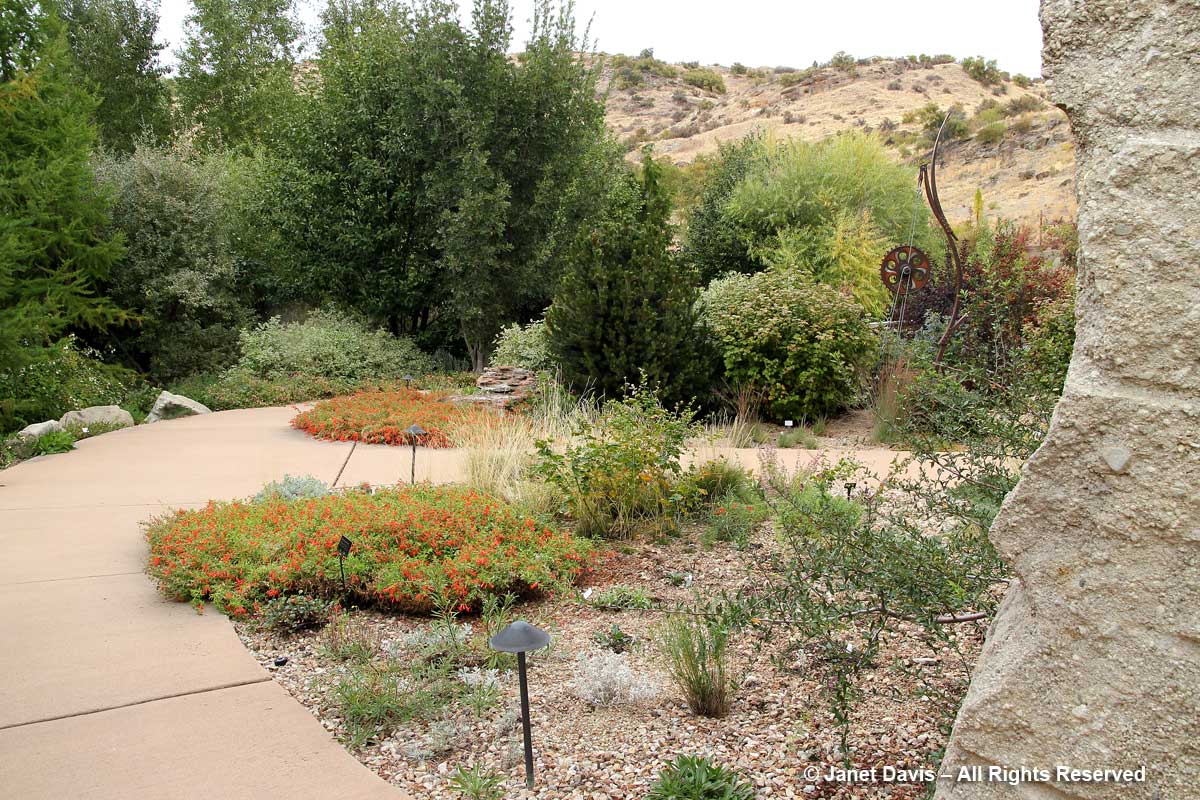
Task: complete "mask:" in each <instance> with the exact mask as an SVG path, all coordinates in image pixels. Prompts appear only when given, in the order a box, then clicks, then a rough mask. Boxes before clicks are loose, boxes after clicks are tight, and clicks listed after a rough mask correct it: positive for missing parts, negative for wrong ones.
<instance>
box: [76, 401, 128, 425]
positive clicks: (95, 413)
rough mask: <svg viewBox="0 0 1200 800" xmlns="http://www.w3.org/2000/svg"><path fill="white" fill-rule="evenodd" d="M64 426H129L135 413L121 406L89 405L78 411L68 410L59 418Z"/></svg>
mask: <svg viewBox="0 0 1200 800" xmlns="http://www.w3.org/2000/svg"><path fill="white" fill-rule="evenodd" d="M59 422H60V423H61V424H62V426H63V427H64V428H65V427H68V426H79V427H83V428H86V427H89V426H91V425H115V426H119V427H122V428H127V427H129V426H130V425H132V424H133V415H132V414H130V413H129V412H128V411H126V410H125V409H123V408H121V407H120V406H88V407H87V408H81V409H79V410H78V411H68V412H67V413H65V414H63V415H62V419H60V420H59Z"/></svg>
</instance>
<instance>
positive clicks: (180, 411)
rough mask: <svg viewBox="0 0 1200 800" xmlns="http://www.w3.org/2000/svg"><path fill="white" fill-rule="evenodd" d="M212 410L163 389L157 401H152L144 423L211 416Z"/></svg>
mask: <svg viewBox="0 0 1200 800" xmlns="http://www.w3.org/2000/svg"><path fill="white" fill-rule="evenodd" d="M211 413H212V409H211V408H209V407H208V406H206V405H204V404H203V403H197V402H196V401H195V400H193V399H191V398H190V397H184V396H183V395H181V394H171V393H170V392H168V391H166V390H165V389H164V390H163V391H162V393H161V394H159V396H158V399H156V400H155V401H154V406H153V407H152V408H151V409H150V413H149V414H147V415H146V420H145V421H146V422H147V423H150V422H158V421H159V420H163V419H176V418H177V417H191V416H195V415H196V414H211Z"/></svg>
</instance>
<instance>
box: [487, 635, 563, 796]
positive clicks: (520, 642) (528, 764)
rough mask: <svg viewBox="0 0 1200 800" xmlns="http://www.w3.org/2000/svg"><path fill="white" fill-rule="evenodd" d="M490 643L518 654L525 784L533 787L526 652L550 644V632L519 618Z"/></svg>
mask: <svg viewBox="0 0 1200 800" xmlns="http://www.w3.org/2000/svg"><path fill="white" fill-rule="evenodd" d="M488 644H490V645H491V647H492V649H493V650H499V651H500V652H501V653H516V654H517V676H518V677H519V678H520V681H521V728H522V729H523V731H524V733H525V786H526V787H528V788H530V789H532V788H533V733H532V731H531V730H530V724H529V684H528V682H527V681H526V679H525V653H527V652H528V651H530V650H541V649H542V648H543V647H546V646H548V645H549V644H550V634H548V633H546V632H545V631H544V630H542V629H541V628H537V627H534V626H533V625H530V624H529V623H528V622H525V621H524V620H517V621H516V622H514V623H512V624H511V625H509V626H508V627H507V628H505V629H504V630H502V631H500V632H499V633H497V634H496V635H495V636H493V637H492V638H491V639H490V640H489V641H488Z"/></svg>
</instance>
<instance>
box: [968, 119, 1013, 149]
mask: <svg viewBox="0 0 1200 800" xmlns="http://www.w3.org/2000/svg"><path fill="white" fill-rule="evenodd" d="M1007 130H1008V126H1007V125H1005V124H1004V123H1003V122H993V123H991V124H988V125H984V126H983V127H982V128H980V129H979V130H977V131H975V141H977V142H979V143H980V144H996V143H998V142H999V141H1000V140H1001V139H1003V138H1004V134H1005V132H1006V131H1007Z"/></svg>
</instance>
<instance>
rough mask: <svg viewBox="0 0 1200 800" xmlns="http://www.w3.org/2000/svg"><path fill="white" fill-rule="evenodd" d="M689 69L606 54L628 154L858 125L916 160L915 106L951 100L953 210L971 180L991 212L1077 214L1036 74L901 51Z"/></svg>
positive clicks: (947, 190)
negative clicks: (980, 72)
mask: <svg viewBox="0 0 1200 800" xmlns="http://www.w3.org/2000/svg"><path fill="white" fill-rule="evenodd" d="M696 69H697V67H696V65H694V64H686V65H684V64H673V65H667V64H663V63H662V62H658V61H654V60H653V59H647V58H634V59H630V58H628V57H622V56H609V57H607V58H606V61H605V66H604V69H603V73H602V76H601V83H600V88H601V90H602V91H606V92H607V93H608V111H607V116H608V123H609V125H610V126H611V128H612V129H613V130H614V131H615V132H616V134H617V135H618V137H619V138H620V139H621V140H622V141H624V142H625V143H626V144H627V145H628V147H629V148H630V158H635V157H636V153H637V150H638V145H639V144H641V143H643V142H653V143H654V146H655V152H656V153H657V154H659V155H665V156H667V157H668V158H671V159H672V160H674V161H675V162H676V163H678V164H683V163H688V162H691V161H692V160H693V159H695V158H696V157H697V156H698V155H700V154H702V153H712V152H714V151H716V149H717V146H718V143H720V142H724V141H730V140H734V139H738V138H740V137H742V136H745V135H746V134H748V133H750V132H752V131H754V130H755V129H759V128H761V129H765V130H766V131H768V132H769V135H771V136H775V137H793V136H796V137H802V138H804V139H820V138H823V137H826V136H829V135H831V134H834V133H837V132H838V131H842V130H846V129H854V128H857V129H860V130H864V131H878V132H880V133H881V135H883V136H884V139H885V141H886V142H888V144H889V146H890V148H891V149H892V150H893V151H894V152H895V154H896V158H897V159H902V160H906V161H909V162H912V163H914V164H915V163H918V162H919V161H920V160H922V159H925V158H927V157H928V149H929V146H928V136H927V135H926V134H925V133H924V130H923V124H922V123H923V120H922V119H920V116H921V115H920V110H921V109H922V108H924V107H926V106H928V105H929V104H930V103H933V104H936V105H937V106H938V107H939V108H941V109H943V110H944V109H949V108H951V107H953V106H955V105H957V106H960V107H961V109H962V113H963V116H964V117H965V123H966V125H965V131H964V132H965V134H966V136H965V137H964V138H960V139H957V140H955V141H953V142H951V143H950V144H949V145H948V146H947V147H946V148H945V149H944V150H943V152H944V155H945V157H944V160H943V161H942V162H941V163H939V172H938V178H939V180H938V183H939V188H940V189H941V195H942V201H943V204H944V205H945V208H946V213H947V215H948V216H949V217H950V218H951V220H960V219H966V218H967V217H969V216H970V214H971V210H972V205H973V201H974V197H975V192H976V190H977V189H979V190H981V191H982V194H983V198H984V207H985V211H986V213H988V214H989V215H992V216H1004V217H1009V218H1015V219H1020V220H1024V221H1027V222H1030V223H1034V224H1036V223H1037V222H1038V220H1039V218H1044V219H1045V220H1047V221H1049V220H1053V219H1056V218H1074V216H1075V192H1074V167H1075V159H1074V142H1073V141H1072V138H1071V133H1070V130H1069V128H1068V125H1067V120H1066V115H1064V114H1063V113H1062V112H1061V111H1060V110H1058V109H1057V108H1054V107H1053V106H1051V105H1049V104H1048V103H1046V102H1045V99H1044V96H1045V91H1044V87H1043V85H1042V84H1041V83H1040V82H1032V83H1028V82H1026V81H1022V83H1026V84H1027V86H1024V87H1023V86H1021V85H1018V84H1017V83H1014V82H1013V81H1012V80H1001V81H1000V82H999V83H998V84H994V85H985V84H984V83H981V82H980V81H977V80H975V79H974V78H972V77H971V76H970V75H968V74H967V72H965V71H964V69H963V67H962V66H961V65H959V64H957V63H953V62H951V63H940V64H938V63H932V61H927V62H925V63H919V62H915V61H912V60H909V59H903V58H902V59H883V58H874V59H863V60H860V61H858V62H857V63H853V62H851V63H850V64H846V65H843V66H841V67H834V66H826V67H816V68H812V69H806V70H789V69H787V68H765V69H747V68H745V67H741V66H737V67H735V68H733V69H731V68H728V67H720V66H706V67H700V68H699V70H700V71H699V72H697V71H696ZM689 70H691V72H689ZM703 71H711V72H714V73H716V74H717V75H719V76H720V78H721V81H722V82H723V83H724V88H725V91H724V92H721V91H719V90H716V89H709V88H701V87H699V86H697V85H694V84H695V83H705V82H706V81H705V79H706V77H707V78H711V76H705V75H704V72H703ZM689 80H690V82H689ZM1014 101H1015V102H1014ZM988 106H992V109H991V111H990V112H989V111H988V110H987V109H988ZM981 110H983V111H984V113H983V114H980V111H981ZM985 128H986V129H987V130H986V131H984V130H983V129H985ZM981 131H982V132H981Z"/></svg>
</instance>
